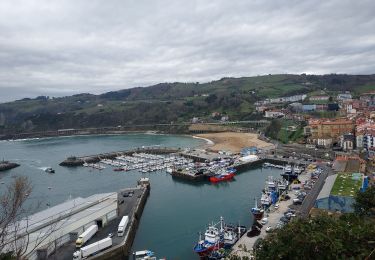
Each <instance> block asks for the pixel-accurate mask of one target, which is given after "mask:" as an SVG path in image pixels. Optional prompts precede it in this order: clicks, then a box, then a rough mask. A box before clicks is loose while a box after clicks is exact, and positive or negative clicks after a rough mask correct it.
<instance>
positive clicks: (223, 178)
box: [210, 173, 234, 183]
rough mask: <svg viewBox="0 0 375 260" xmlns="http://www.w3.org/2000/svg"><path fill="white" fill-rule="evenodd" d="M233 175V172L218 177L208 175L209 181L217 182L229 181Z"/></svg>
mask: <svg viewBox="0 0 375 260" xmlns="http://www.w3.org/2000/svg"><path fill="white" fill-rule="evenodd" d="M233 177H234V173H231V174H227V175H223V176H220V177H218V176H212V177H210V182H213V183H217V182H221V181H229V180H231V179H233Z"/></svg>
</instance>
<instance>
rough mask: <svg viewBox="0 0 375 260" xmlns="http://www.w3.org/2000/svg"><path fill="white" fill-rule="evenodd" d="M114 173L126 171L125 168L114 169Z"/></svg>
mask: <svg viewBox="0 0 375 260" xmlns="http://www.w3.org/2000/svg"><path fill="white" fill-rule="evenodd" d="M113 171H115V172H122V171H125V169H124V168H114V169H113Z"/></svg>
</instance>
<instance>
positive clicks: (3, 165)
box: [0, 161, 20, 171]
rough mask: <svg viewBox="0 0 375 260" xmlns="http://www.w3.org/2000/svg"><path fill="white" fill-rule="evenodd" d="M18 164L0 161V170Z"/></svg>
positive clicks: (14, 166)
mask: <svg viewBox="0 0 375 260" xmlns="http://www.w3.org/2000/svg"><path fill="white" fill-rule="evenodd" d="M18 166H20V165H19V164H18V163H12V162H8V161H1V162H0V171H6V170H10V169H13V168H16V167H18Z"/></svg>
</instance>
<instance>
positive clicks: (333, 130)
mask: <svg viewBox="0 0 375 260" xmlns="http://www.w3.org/2000/svg"><path fill="white" fill-rule="evenodd" d="M354 130H355V124H354V122H353V121H352V120H349V119H346V118H338V119H324V118H322V119H310V120H309V121H308V125H307V126H305V127H304V134H305V135H307V136H308V139H307V140H308V142H309V143H313V144H316V145H319V146H324V147H328V146H329V145H331V144H332V143H333V142H334V141H336V140H337V139H339V137H340V136H341V135H344V134H350V133H352V134H353V133H354Z"/></svg>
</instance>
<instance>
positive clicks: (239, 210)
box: [0, 134, 281, 260]
mask: <svg viewBox="0 0 375 260" xmlns="http://www.w3.org/2000/svg"><path fill="white" fill-rule="evenodd" d="M204 143H205V141H204V140H200V139H194V138H191V137H188V136H173V135H153V134H132V135H122V136H75V137H59V138H44V139H38V140H25V141H1V142H0V158H1V159H2V158H4V159H6V160H9V161H12V162H16V163H19V164H21V166H20V167H18V168H15V169H12V170H9V171H6V172H1V173H0V182H1V184H0V191H1V192H3V191H4V190H5V187H6V185H7V184H9V183H10V182H11V181H12V180H13V179H14V178H15V177H16V176H21V175H23V176H28V177H29V179H30V181H31V182H32V186H33V191H32V193H31V194H30V196H29V200H28V201H27V203H28V206H29V208H31V209H33V210H34V211H39V210H42V209H44V208H46V207H48V206H53V205H56V204H58V203H61V202H64V201H66V200H68V199H70V198H74V197H86V196H90V195H92V194H96V193H103V192H112V191H117V190H119V189H122V188H125V187H134V186H135V185H136V182H137V180H139V179H140V178H141V177H149V178H150V181H151V194H150V197H149V199H148V201H147V203H146V207H145V209H144V212H143V215H142V218H141V223H140V226H139V228H138V231H137V235H136V237H135V240H134V244H133V250H143V249H150V250H152V251H155V252H156V253H157V255H158V257H166V258H167V259H174V260H175V259H181V260H191V259H198V257H197V256H196V255H195V254H194V253H193V250H192V248H193V246H194V243H195V242H196V241H197V239H198V232H199V231H201V232H204V231H205V228H206V227H207V224H208V223H211V222H217V221H219V218H220V216H223V217H224V220H225V221H226V222H228V223H233V224H236V223H240V224H241V225H246V226H249V225H250V223H251V222H252V216H251V214H250V208H251V207H252V206H253V205H254V198H255V197H256V196H257V197H258V198H259V197H260V194H261V190H262V188H263V187H264V184H265V180H266V178H267V176H274V177H280V172H281V171H280V170H278V169H271V168H269V169H261V168H260V169H253V170H248V171H246V172H243V173H240V174H238V175H236V176H235V178H234V180H233V181H231V182H224V183H218V184H211V183H209V182H204V183H191V182H187V181H182V180H178V179H174V178H172V177H171V175H169V174H168V173H166V172H165V171H158V172H152V173H139V172H138V171H130V172H114V171H113V170H112V168H111V167H107V168H106V169H104V170H102V171H99V170H94V169H91V168H86V167H76V168H68V167H61V166H59V165H58V164H59V163H60V162H61V161H63V160H64V159H65V158H66V157H69V156H71V155H74V156H80V155H90V154H97V153H103V152H111V151H120V150H128V149H132V148H136V147H141V146H151V145H160V146H162V147H164V146H166V147H191V148H193V147H197V146H200V145H203V144H204ZM46 167H52V168H53V169H55V170H56V173H55V174H48V173H46V172H45V171H44V170H45V168H46Z"/></svg>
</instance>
